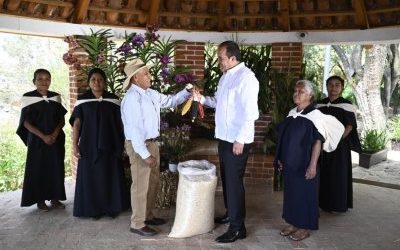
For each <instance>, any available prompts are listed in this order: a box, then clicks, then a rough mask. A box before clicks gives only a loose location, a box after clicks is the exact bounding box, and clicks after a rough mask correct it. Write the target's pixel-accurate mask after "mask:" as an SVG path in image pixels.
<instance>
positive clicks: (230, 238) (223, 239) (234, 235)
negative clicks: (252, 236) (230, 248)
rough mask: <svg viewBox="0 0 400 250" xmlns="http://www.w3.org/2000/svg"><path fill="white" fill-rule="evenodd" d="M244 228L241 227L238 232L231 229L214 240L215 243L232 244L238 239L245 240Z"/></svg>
mask: <svg viewBox="0 0 400 250" xmlns="http://www.w3.org/2000/svg"><path fill="white" fill-rule="evenodd" d="M246 234H247V233H246V228H245V227H243V228H241V229H240V230H233V229H231V228H229V229H228V231H227V232H226V233H224V234H223V235H221V236H219V237H218V238H216V239H215V241H217V242H219V243H230V242H234V241H236V240H238V239H244V238H246V236H247V235H246Z"/></svg>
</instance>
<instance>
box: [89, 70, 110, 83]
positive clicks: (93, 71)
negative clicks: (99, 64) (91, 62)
mask: <svg viewBox="0 0 400 250" xmlns="http://www.w3.org/2000/svg"><path fill="white" fill-rule="evenodd" d="M94 74H100V75H101V77H103V80H104V83H107V75H106V73H105V72H104V70H102V69H100V68H93V69H91V70H90V71H89V73H88V78H87V82H88V83H89V82H90V78H92V76H93V75H94Z"/></svg>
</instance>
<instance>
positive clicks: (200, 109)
mask: <svg viewBox="0 0 400 250" xmlns="http://www.w3.org/2000/svg"><path fill="white" fill-rule="evenodd" d="M198 109H199V116H200V118H201V119H203V118H204V108H203V105H201V104H200V103H199V105H198Z"/></svg>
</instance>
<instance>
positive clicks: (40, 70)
mask: <svg viewBox="0 0 400 250" xmlns="http://www.w3.org/2000/svg"><path fill="white" fill-rule="evenodd" d="M42 73H44V74H48V75H49V76H50V77H51V74H50V71H48V70H47V69H37V70H35V72H34V73H33V80H32V81H33V83H35V81H36V79H37V77H38V75H39V74H42Z"/></svg>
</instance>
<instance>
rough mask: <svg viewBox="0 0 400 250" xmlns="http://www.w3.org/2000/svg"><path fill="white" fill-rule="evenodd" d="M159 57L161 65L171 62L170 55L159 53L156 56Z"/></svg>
mask: <svg viewBox="0 0 400 250" xmlns="http://www.w3.org/2000/svg"><path fill="white" fill-rule="evenodd" d="M158 57H159V58H160V62H161V64H163V65H167V64H169V63H170V62H171V59H172V58H171V57H170V56H168V55H159V56H158Z"/></svg>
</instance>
